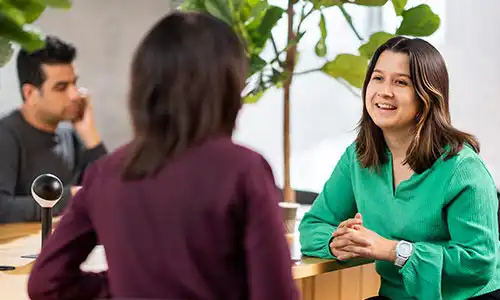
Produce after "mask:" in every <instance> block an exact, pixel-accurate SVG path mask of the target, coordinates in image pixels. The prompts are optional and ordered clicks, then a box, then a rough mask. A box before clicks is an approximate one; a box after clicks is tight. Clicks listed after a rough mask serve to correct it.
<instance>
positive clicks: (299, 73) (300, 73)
mask: <svg viewBox="0 0 500 300" xmlns="http://www.w3.org/2000/svg"><path fill="white" fill-rule="evenodd" d="M318 71H321V68H316V69H311V70H306V71H302V72H296V73H293V75H305V74H309V73H314V72H318Z"/></svg>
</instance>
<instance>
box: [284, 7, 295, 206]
mask: <svg viewBox="0 0 500 300" xmlns="http://www.w3.org/2000/svg"><path fill="white" fill-rule="evenodd" d="M287 14H288V37H287V45H290V43H291V42H292V41H293V40H294V39H295V38H296V34H295V32H294V30H293V29H294V28H293V15H294V11H293V0H288V9H287ZM296 54H297V45H296V43H294V44H293V45H292V46H291V47H289V48H288V49H287V51H286V60H285V72H286V80H285V82H284V85H283V88H284V93H283V95H284V99H283V160H284V176H283V177H284V181H285V182H284V185H283V200H284V201H288V202H295V193H294V191H293V189H292V185H291V180H290V87H291V85H292V79H293V70H294V68H295V57H296Z"/></svg>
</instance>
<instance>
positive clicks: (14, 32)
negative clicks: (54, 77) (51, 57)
mask: <svg viewBox="0 0 500 300" xmlns="http://www.w3.org/2000/svg"><path fill="white" fill-rule="evenodd" d="M47 7H53V8H60V9H69V8H70V7H71V1H69V0H0V67H1V66H4V65H5V64H6V63H7V62H8V61H9V60H10V57H11V56H12V53H13V45H12V43H17V44H19V45H20V46H21V47H23V48H24V49H26V50H28V51H34V50H37V49H39V48H41V47H43V46H44V42H43V39H42V37H41V36H40V35H39V34H37V33H35V32H32V31H29V30H27V29H26V25H28V24H32V23H33V22H35V21H36V20H37V19H38V18H39V17H40V15H41V14H42V13H43V12H44V11H45V9H46V8H47Z"/></svg>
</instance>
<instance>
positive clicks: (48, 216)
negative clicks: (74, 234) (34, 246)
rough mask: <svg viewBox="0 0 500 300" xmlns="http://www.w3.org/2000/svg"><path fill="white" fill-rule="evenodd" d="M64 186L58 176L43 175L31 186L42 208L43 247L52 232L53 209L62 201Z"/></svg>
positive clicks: (34, 197)
mask: <svg viewBox="0 0 500 300" xmlns="http://www.w3.org/2000/svg"><path fill="white" fill-rule="evenodd" d="M62 194H63V184H62V182H61V180H60V179H59V178H57V176H55V175H52V174H42V175H40V176H38V177H37V178H35V180H34V181H33V183H32V184H31V195H32V196H33V199H35V201H36V202H37V203H38V205H40V207H42V247H43V245H44V244H45V240H46V239H47V237H48V236H49V235H50V234H51V232H52V208H53V207H54V205H56V203H57V202H58V201H59V200H61V197H62Z"/></svg>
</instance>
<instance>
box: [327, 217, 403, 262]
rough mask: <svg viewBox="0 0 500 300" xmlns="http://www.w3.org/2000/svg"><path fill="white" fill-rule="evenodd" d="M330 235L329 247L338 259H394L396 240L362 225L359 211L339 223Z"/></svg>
mask: <svg viewBox="0 0 500 300" xmlns="http://www.w3.org/2000/svg"><path fill="white" fill-rule="evenodd" d="M332 236H333V239H332V240H331V242H330V249H331V251H332V254H333V255H334V256H335V257H336V258H337V259H339V260H348V259H351V258H356V257H363V258H368V259H374V260H386V261H392V262H394V261H395V260H396V252H395V249H396V244H397V241H392V240H388V239H386V238H383V237H381V236H380V235H378V234H377V233H376V232H374V231H372V230H370V229H368V228H366V227H364V226H363V217H362V216H361V214H360V213H357V214H356V215H355V216H354V218H351V219H347V220H345V221H343V222H342V223H340V224H339V226H338V227H337V230H335V231H334V232H333V234H332Z"/></svg>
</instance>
